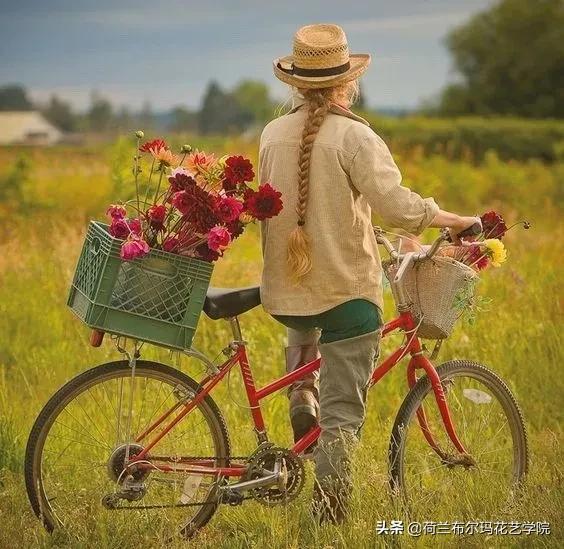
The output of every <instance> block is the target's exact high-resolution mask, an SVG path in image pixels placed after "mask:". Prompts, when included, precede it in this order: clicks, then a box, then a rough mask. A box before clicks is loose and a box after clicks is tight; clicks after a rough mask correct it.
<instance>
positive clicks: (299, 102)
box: [288, 95, 370, 126]
mask: <svg viewBox="0 0 564 549" xmlns="http://www.w3.org/2000/svg"><path fill="white" fill-rule="evenodd" d="M304 105H305V99H303V97H300V96H299V95H298V96H294V106H293V108H292V110H290V112H288V114H292V113H295V112H296V111H298V110H299V109H300V108H301V107H303V106H304ZM329 111H330V112H332V113H333V114H339V115H341V116H346V117H347V118H352V119H353V120H356V121H357V122H361V123H362V124H365V125H366V126H370V123H369V122H368V120H365V119H364V118H362V116H358V115H357V114H355V113H354V112H352V111H351V110H349V109H345V107H341V105H337V104H336V103H331V107H330V108H329Z"/></svg>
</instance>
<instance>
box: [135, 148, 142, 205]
mask: <svg viewBox="0 0 564 549" xmlns="http://www.w3.org/2000/svg"><path fill="white" fill-rule="evenodd" d="M140 141H141V139H140V138H139V137H138V138H137V147H136V150H135V196H136V197H137V211H139V210H140V209H141V206H140V204H139V143H140Z"/></svg>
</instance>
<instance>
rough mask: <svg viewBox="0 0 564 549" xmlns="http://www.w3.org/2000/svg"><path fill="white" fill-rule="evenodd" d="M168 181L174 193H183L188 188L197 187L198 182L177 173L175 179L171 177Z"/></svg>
mask: <svg viewBox="0 0 564 549" xmlns="http://www.w3.org/2000/svg"><path fill="white" fill-rule="evenodd" d="M168 181H169V183H170V190H171V192H173V193H177V192H178V191H183V190H184V189H187V188H188V187H192V186H194V185H197V183H196V180H195V179H194V178H193V177H192V176H190V175H187V174H185V173H177V174H176V175H174V176H173V177H169V178H168Z"/></svg>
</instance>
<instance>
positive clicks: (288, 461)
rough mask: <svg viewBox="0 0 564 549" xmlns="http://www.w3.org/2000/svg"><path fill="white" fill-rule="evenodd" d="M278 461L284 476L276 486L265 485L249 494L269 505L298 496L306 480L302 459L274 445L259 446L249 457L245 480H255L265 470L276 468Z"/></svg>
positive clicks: (284, 501) (284, 502) (279, 503)
mask: <svg viewBox="0 0 564 549" xmlns="http://www.w3.org/2000/svg"><path fill="white" fill-rule="evenodd" d="M276 461H279V462H281V465H282V478H281V479H280V482H279V483H278V485H277V486H276V485H275V486H265V487H261V488H255V489H254V490H250V491H249V494H250V495H251V496H252V497H253V498H254V499H255V500H256V501H258V502H259V503H262V504H263V505H266V506H268V507H273V506H275V505H281V504H286V503H288V502H289V501H291V500H293V499H295V498H296V497H298V495H299V493H300V492H301V491H302V488H303V487H304V482H305V468H304V464H303V461H302V459H301V458H300V457H299V456H297V455H296V454H295V453H294V452H292V451H291V450H288V449H287V448H281V447H277V446H273V445H269V446H265V447H262V448H259V449H258V450H257V451H256V452H255V453H254V454H253V455H252V456H251V457H250V459H249V461H248V464H247V472H246V474H245V476H244V477H243V480H255V479H257V478H261V477H262V476H264V473H263V471H264V470H265V469H266V470H267V471H273V470H274V464H275V463H276Z"/></svg>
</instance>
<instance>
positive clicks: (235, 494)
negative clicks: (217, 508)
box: [221, 489, 244, 507]
mask: <svg viewBox="0 0 564 549" xmlns="http://www.w3.org/2000/svg"><path fill="white" fill-rule="evenodd" d="M243 499H244V498H243V494H241V492H239V491H238V490H230V489H227V490H225V491H224V492H223V494H221V503H226V504H227V505H231V506H233V507H235V506H236V505H241V504H242V503H243Z"/></svg>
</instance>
